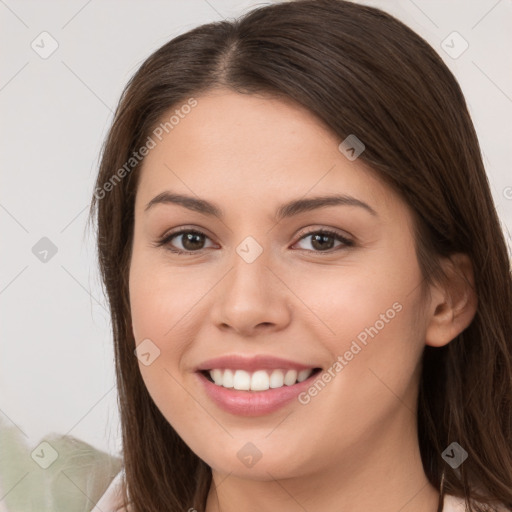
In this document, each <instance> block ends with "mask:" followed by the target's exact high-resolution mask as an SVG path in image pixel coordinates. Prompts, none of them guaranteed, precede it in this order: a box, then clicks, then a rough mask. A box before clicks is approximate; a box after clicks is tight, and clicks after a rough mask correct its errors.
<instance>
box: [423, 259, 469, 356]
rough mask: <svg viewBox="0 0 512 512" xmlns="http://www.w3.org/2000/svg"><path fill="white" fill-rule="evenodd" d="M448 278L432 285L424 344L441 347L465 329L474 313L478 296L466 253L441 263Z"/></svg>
mask: <svg viewBox="0 0 512 512" xmlns="http://www.w3.org/2000/svg"><path fill="white" fill-rule="evenodd" d="M442 264H443V268H444V271H445V274H446V281H445V282H444V283H441V284H436V285H433V289H432V290H431V297H432V300H431V302H430V308H429V311H428V315H429V317H428V323H427V329H426V333H425V343H426V345H430V346H432V347H442V346H444V345H447V344H448V343H449V342H450V341H452V340H453V339H454V338H456V337H457V336H458V335H459V334H460V333H461V332H462V331H464V329H466V328H467V327H468V326H469V325H470V324H471V322H472V321H473V318H474V316H475V313H476V310H477V305H478V298H477V295H476V290H475V280H474V273H473V265H472V263H471V260H470V259H469V257H468V256H467V255H466V254H462V253H457V254H454V255H452V256H451V257H450V258H449V259H446V260H444V261H443V262H442Z"/></svg>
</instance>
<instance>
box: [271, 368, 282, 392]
mask: <svg viewBox="0 0 512 512" xmlns="http://www.w3.org/2000/svg"><path fill="white" fill-rule="evenodd" d="M283 386H284V372H282V371H281V370H274V371H273V372H272V373H271V374H270V387H271V388H282V387H283Z"/></svg>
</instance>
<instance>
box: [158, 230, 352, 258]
mask: <svg viewBox="0 0 512 512" xmlns="http://www.w3.org/2000/svg"><path fill="white" fill-rule="evenodd" d="M185 233H188V234H190V233H192V234H194V235H201V236H205V237H206V238H209V237H208V236H207V235H206V234H205V233H202V232H201V231H197V230H195V229H182V230H180V231H176V232H174V233H169V234H168V235H166V236H164V237H162V238H161V239H160V240H158V241H157V242H156V243H155V244H154V245H155V247H162V246H164V245H165V246H167V247H166V249H167V250H169V251H171V252H173V253H175V254H198V253H199V252H201V251H202V250H204V249H199V250H197V251H183V250H182V249H176V248H175V247H172V246H171V245H170V242H171V240H172V239H173V238H176V237H177V236H179V235H183V234H185ZM317 234H322V235H329V236H332V237H333V238H335V239H336V240H338V241H340V242H342V243H343V244H344V246H345V247H341V249H346V248H348V247H353V246H354V241H353V240H349V239H348V238H345V237H344V236H342V235H340V234H339V233H338V232H336V231H333V230H331V229H319V230H314V231H309V232H308V233H305V234H303V235H302V236H301V237H300V238H299V240H297V242H300V241H301V240H303V239H304V238H307V237H308V236H311V235H317ZM297 242H296V243H297ZM299 250H301V251H307V252H314V253H317V254H332V253H333V252H335V251H337V250H340V247H338V248H337V249H329V250H327V251H310V250H308V249H299Z"/></svg>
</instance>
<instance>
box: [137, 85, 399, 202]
mask: <svg viewBox="0 0 512 512" xmlns="http://www.w3.org/2000/svg"><path fill="white" fill-rule="evenodd" d="M195 101H196V105H195V106H194V107H193V108H190V109H189V108H187V109H183V110H181V111H180V105H175V106H174V107H173V108H172V109H170V111H169V112H168V113H166V115H165V116H163V118H162V124H161V125H160V127H161V128H160V131H159V132H157V133H158V134H159V137H156V136H154V135H153V136H152V137H153V139H154V141H155V146H154V148H153V149H151V150H150V151H149V153H148V155H147V156H146V157H145V159H144V162H143V166H142V169H141V176H140V180H139V187H138V191H137V204H136V208H137V209H139V210H140V209H142V208H144V207H145V206H146V204H147V203H148V202H149V201H150V200H151V199H153V198H154V197H155V196H156V195H158V194H160V193H162V192H163V191H165V190H173V191H178V192H180V191H181V192H184V193H187V195H197V196H200V197H203V198H211V199H212V201H214V202H216V203H220V204H223V205H226V206H227V207H228V206H229V205H230V204H232V205H234V203H235V202H236V201H237V202H241V203H242V204H243V205H245V206H248V205H249V204H252V205H254V206H255V207H257V206H258V205H261V207H262V208H263V205H264V204H266V203H267V202H270V203H273V202H277V201H278V202H279V203H281V202H282V201H283V199H286V198H290V199H291V198H297V197H303V196H307V195H323V194H327V193H334V192H335V193H340V194H349V195H352V196H357V197H358V198H360V199H361V200H364V201H365V202H367V203H372V204H374V205H378V204H380V207H381V209H382V208H383V207H384V208H387V207H388V206H389V205H390V204H393V203H396V201H397V200H398V199H399V198H398V197H397V196H396V195H395V194H394V192H393V190H392V189H391V188H390V187H389V186H388V185H386V184H385V183H384V182H382V181H381V180H380V179H379V178H378V177H377V176H376V174H375V173H374V171H372V170H371V169H369V168H368V167H367V166H366V165H365V164H364V163H363V162H362V160H355V161H350V160H348V159H347V158H346V157H345V156H344V155H343V154H342V153H341V152H340V150H339V149H338V146H339V144H340V142H341V139H340V138H339V137H338V136H337V135H336V134H334V133H333V132H332V131H330V130H329V129H328V128H327V127H326V126H325V125H324V124H323V123H322V122H321V121H320V120H319V119H318V118H317V117H316V116H314V115H313V114H312V113H311V112H309V111H308V110H307V109H305V108H303V107H301V106H298V105H296V104H295V103H293V102H291V101H287V100H283V99H276V98H270V97H263V96H255V95H246V94H239V93H236V92H231V91H226V90H217V91H213V92H209V93H208V94H206V95H201V96H198V97H196V98H195ZM184 104H185V102H184ZM177 110H178V112H176V111H177ZM185 112H187V113H185ZM173 114H174V115H173ZM171 116H173V123H169V122H168V121H169V120H170V119H171ZM166 122H168V124H167V125H165V123H166ZM160 132H161V133H160ZM362 138H363V139H364V137H362ZM160 139H161V140H160ZM396 206H398V207H400V206H401V207H402V208H404V205H403V204H402V205H400V204H398V205H396ZM223 209H226V208H223Z"/></svg>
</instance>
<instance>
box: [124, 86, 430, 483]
mask: <svg viewBox="0 0 512 512" xmlns="http://www.w3.org/2000/svg"><path fill="white" fill-rule="evenodd" d="M195 99H196V101H197V104H195V106H194V107H193V108H182V109H181V110H180V106H179V105H178V106H177V107H176V109H178V110H179V113H180V115H178V117H176V119H179V121H178V122H176V119H174V123H173V125H172V129H170V128H169V126H170V125H167V132H168V133H166V131H165V130H160V131H158V132H157V133H158V134H159V137H155V136H153V139H154V142H155V144H156V145H155V147H153V148H152V149H150V151H149V154H148V155H147V156H146V158H145V160H144V164H143V169H142V172H141V175H140V181H139V186H138V190H137V196H136V202H135V227H134V240H133V252H132V260H131V266H130V303H131V313H132V320H133V333H134V336H135V340H136V344H137V345H139V344H141V343H142V345H140V347H139V349H138V357H139V368H140V372H141V374H142V378H143V379H144V382H145V384H146V386H147V389H148V391H149V393H150V395H151V397H152V398H153V400H154V402H155V404H156V405H157V406H158V408H159V409H160V411H161V412H162V414H163V415H164V416H165V418H166V419H167V420H168V421H169V423H170V424H171V425H172V426H173V427H174V429H175V430H176V431H177V432H178V434H179V435H180V436H181V437H182V438H183V440H184V441H185V443H186V444H187V445H188V446H189V447H190V448H191V449H192V450H193V451H194V452H195V453H196V454H197V455H198V456H199V457H200V458H201V459H203V460H204V461H205V462H206V463H207V464H208V465H210V466H211V467H212V468H213V469H214V470H216V471H218V472H219V473H231V474H232V475H238V476H242V477H249V478H254V479H259V480H265V479H271V478H287V477H292V476H300V475H307V474H310V473H312V472H314V471H316V472H319V471H324V470H325V471H327V470H329V467H333V466H336V467H337V468H338V471H339V470H340V467H345V468H347V471H348V469H349V468H350V467H351V465H353V463H354V461H357V460H361V457H363V458H364V457H371V458H373V460H374V461H375V460H380V457H381V455H382V456H383V457H389V456H391V457H394V456H395V454H396V450H399V449H400V447H403V443H404V442H405V440H406V439H410V438H411V435H412V434H411V433H412V432H415V429H414V428H413V426H414V425H415V423H414V422H415V415H414V411H415V410H416V400H417V382H418V378H419V365H418V364H419V362H420V360H421V355H422V351H423V348H424V345H425V330H426V321H425V315H424V314H423V313H424V311H423V310H424V308H425V305H424V304H423V303H422V301H421V299H420V284H421V283H422V276H421V274H420V269H419V266H418V263H417V259H416V256H415V250H414V240H413V233H412V218H411V213H410V210H409V209H408V207H407V206H406V204H405V203H404V202H403V201H402V200H401V199H400V198H399V197H398V195H396V194H395V193H394V191H393V190H392V189H391V188H389V187H388V186H387V185H385V184H384V183H383V182H381V181H380V180H378V179H377V178H376V177H375V175H374V174H372V172H371V171H370V170H369V169H367V168H366V167H365V165H364V164H363V163H362V161H361V160H360V159H355V160H351V159H349V158H347V156H345V154H344V153H343V152H342V151H340V149H339V148H338V146H339V145H340V143H341V142H342V140H341V139H339V138H337V137H336V136H334V135H333V134H332V133H331V132H330V131H328V130H327V129H326V128H325V127H324V126H323V125H322V124H321V123H320V122H319V121H317V120H316V118H315V117H313V116H312V115H311V114H310V113H309V112H308V111H306V110H304V109H302V108H299V107H297V106H294V105H293V104H290V103H287V102H283V101H282V100H276V99H265V98H263V97H257V96H253V95H241V94H237V93H234V92H230V91H227V90H218V91H216V92H214V93H213V92H212V93H208V94H206V95H202V96H199V97H197V98H195ZM176 109H173V112H171V113H170V114H169V116H167V117H166V119H164V120H163V121H164V122H165V121H167V120H168V118H169V117H170V115H171V114H173V113H174V111H175V110H176ZM185 112H188V113H186V114H185ZM161 132H163V134H162V133H161ZM355 135H356V136H358V137H359V138H360V139H361V140H362V142H363V143H364V134H357V133H356V134H355ZM160 138H161V140H159V139H160ZM151 146H153V144H151ZM356 149H357V148H356ZM346 154H348V155H349V156H351V155H352V152H350V151H349V152H348V153H346ZM351 158H352V156H351ZM164 192H166V193H168V194H175V195H182V196H188V197H190V200H189V201H188V202H186V201H184V202H181V204H178V203H176V202H173V201H171V200H168V201H155V202H153V203H152V205H151V206H149V207H148V204H149V203H150V202H151V201H152V200H153V199H154V198H156V197H157V196H159V195H160V194H162V193H164ZM330 196H339V197H342V196H345V200H344V201H339V202H338V203H336V202H335V201H332V202H331V204H328V205H324V206H322V207H317V208H313V206H315V204H314V203H312V202H310V201H311V200H312V199H313V198H320V197H330ZM160 197H162V196H160ZM347 197H349V198H352V199H347ZM356 200H357V201H356ZM199 201H201V202H203V201H205V202H206V201H207V202H208V203H211V204H212V205H215V208H216V209H217V210H218V213H219V216H216V215H214V214H212V212H211V211H208V210H207V209H204V208H203V209H202V210H203V211H200V208H199V207H198V204H199ZM295 201H299V203H298V206H297V205H296V207H293V206H292V207H288V208H284V209H283V205H286V204H288V203H292V202H295ZM358 201H359V202H360V203H357V202H358ZM363 203H364V204H365V205H367V206H364V205H363ZM201 204H203V203H201ZM318 204H319V203H318ZM318 204H317V206H318ZM187 206H188V207H187ZM306 206H307V207H306ZM210 210H211V208H210ZM180 230H184V231H186V232H187V233H188V234H187V233H185V234H179V235H176V236H174V238H169V237H168V235H170V234H171V233H175V232H178V231H180ZM322 230H329V231H333V232H335V234H334V235H332V234H322ZM190 231H192V233H189V232H190ZM194 231H196V232H200V234H195V235H194V233H193V232H194ZM338 236H340V237H341V238H338ZM166 237H167V242H166V244H165V245H161V246H157V243H158V241H160V240H161V239H164V238H166ZM343 240H345V241H343ZM172 249H176V250H185V251H189V253H185V254H177V253H175V252H172ZM134 348H135V347H134ZM225 356H226V357H228V359H227V360H224V361H218V362H210V361H211V360H212V359H215V358H221V357H225ZM236 356H239V357H240V358H241V359H239V360H237V359H236ZM256 356H258V357H261V358H262V359H259V360H257V359H255V357H256ZM229 358H231V359H229ZM272 358H279V359H281V361H277V360H275V359H272ZM283 360H284V361H283ZM198 368H203V369H208V370H209V369H211V370H213V369H215V370H216V372H214V378H215V379H216V380H217V384H216V383H213V382H210V381H208V379H207V378H206V377H205V375H204V374H203V373H201V372H200V371H198ZM313 368H321V369H322V371H321V372H319V373H316V374H313V375H311V376H310V377H309V378H306V377H307V376H308V375H309V372H308V371H307V370H308V369H313ZM230 369H231V370H232V373H231V374H230V373H229V372H228V371H225V370H230ZM294 369H295V370H297V371H299V370H301V373H297V374H296V375H295V374H294V373H293V370H294ZM237 370H238V371H237ZM280 370H284V371H282V372H281V371H280ZM302 370H306V371H304V372H302ZM230 375H231V376H232V377H233V379H232V378H230ZM283 378H284V379H288V381H287V382H288V384H287V383H286V382H285V383H284V385H282V384H283ZM296 378H297V379H298V380H300V379H302V378H306V380H303V381H302V382H300V383H298V384H293V382H295V381H296ZM221 382H222V384H223V385H219V383H221ZM233 385H234V386H235V387H237V388H239V389H238V390H235V389H234V388H233V387H231V388H230V387H229V386H233ZM252 385H253V386H254V388H255V389H258V390H252V389H251V388H250V389H247V387H248V386H252ZM281 385H282V386H281ZM224 386H226V387H224ZM274 386H275V387H274ZM266 387H269V389H268V390H266V391H265V390H264V389H265V388H266ZM414 435H415V434H414ZM401 443H402V444H401ZM340 464H341V466H340ZM338 474H339V473H338ZM270 475H271V476H270Z"/></svg>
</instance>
